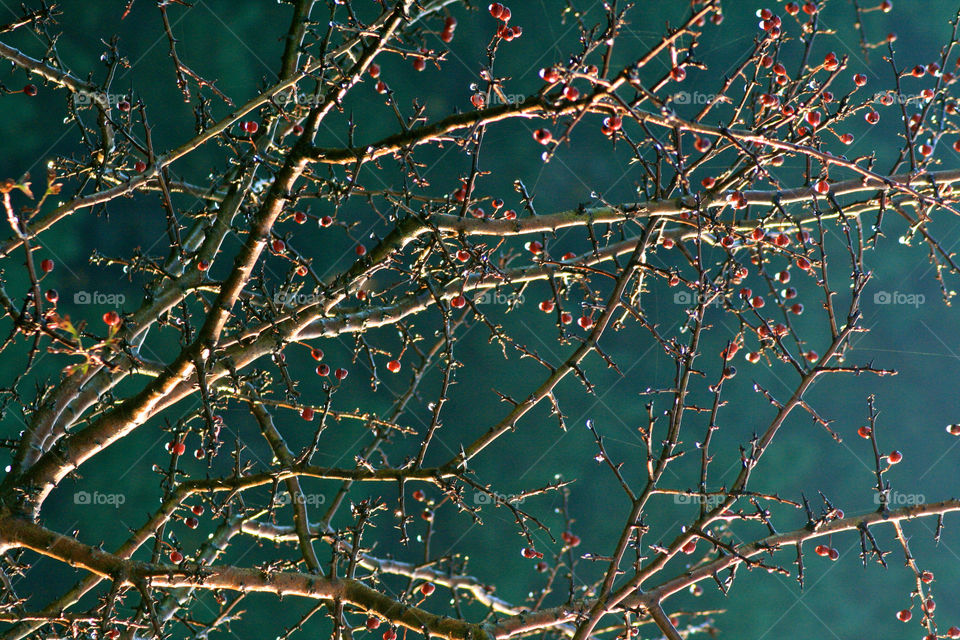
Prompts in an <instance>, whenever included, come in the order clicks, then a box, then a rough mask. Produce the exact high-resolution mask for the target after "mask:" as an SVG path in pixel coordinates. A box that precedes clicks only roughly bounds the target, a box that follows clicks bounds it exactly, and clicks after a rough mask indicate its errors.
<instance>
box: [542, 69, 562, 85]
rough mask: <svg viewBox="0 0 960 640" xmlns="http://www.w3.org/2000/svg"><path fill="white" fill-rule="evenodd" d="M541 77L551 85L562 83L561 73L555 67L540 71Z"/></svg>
mask: <svg viewBox="0 0 960 640" xmlns="http://www.w3.org/2000/svg"><path fill="white" fill-rule="evenodd" d="M540 77H541V78H543V81H544V82H546V83H549V84H554V83H556V82H560V72H559V71H557V70H556V69H554V68H553V67H547V68H544V69H540Z"/></svg>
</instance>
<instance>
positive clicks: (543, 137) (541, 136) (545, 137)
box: [533, 129, 553, 144]
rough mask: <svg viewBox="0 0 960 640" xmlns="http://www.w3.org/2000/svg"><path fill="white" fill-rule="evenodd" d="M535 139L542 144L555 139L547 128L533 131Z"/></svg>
mask: <svg viewBox="0 0 960 640" xmlns="http://www.w3.org/2000/svg"><path fill="white" fill-rule="evenodd" d="M533 139H534V140H536V141H537V142H539V143H540V144H550V142H551V141H552V140H553V134H552V133H550V131H549V130H547V129H537V130H536V131H534V132H533Z"/></svg>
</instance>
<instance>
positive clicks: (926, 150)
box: [919, 144, 933, 157]
mask: <svg viewBox="0 0 960 640" xmlns="http://www.w3.org/2000/svg"><path fill="white" fill-rule="evenodd" d="M919 151H920V155H922V156H925V157H926V156H929V155H930V154H932V153H933V147H931V146H930V145H928V144H922V145H920V149H919Z"/></svg>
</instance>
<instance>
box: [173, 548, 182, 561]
mask: <svg viewBox="0 0 960 640" xmlns="http://www.w3.org/2000/svg"><path fill="white" fill-rule="evenodd" d="M170 562H172V563H173V564H180V563H181V562H183V554H182V553H180V552H179V551H177V550H176V549H174V550H173V551H171V552H170Z"/></svg>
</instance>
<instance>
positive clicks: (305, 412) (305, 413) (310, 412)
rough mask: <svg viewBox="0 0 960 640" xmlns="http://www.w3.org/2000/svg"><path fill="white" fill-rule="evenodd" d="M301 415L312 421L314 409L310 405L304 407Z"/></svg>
mask: <svg viewBox="0 0 960 640" xmlns="http://www.w3.org/2000/svg"><path fill="white" fill-rule="evenodd" d="M300 417H301V418H303V419H304V420H306V421H307V422H310V421H311V420H313V409H311V408H310V407H304V408H303V409H302V410H301V411H300Z"/></svg>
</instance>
